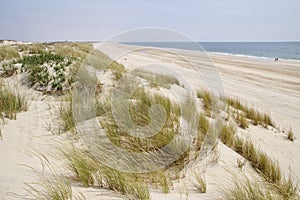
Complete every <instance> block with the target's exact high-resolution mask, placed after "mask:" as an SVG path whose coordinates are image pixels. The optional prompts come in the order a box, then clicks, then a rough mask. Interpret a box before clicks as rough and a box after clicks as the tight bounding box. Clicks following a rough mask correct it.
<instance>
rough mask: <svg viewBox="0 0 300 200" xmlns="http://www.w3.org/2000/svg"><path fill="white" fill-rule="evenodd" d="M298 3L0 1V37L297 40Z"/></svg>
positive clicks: (46, 39) (268, 0)
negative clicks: (164, 34) (156, 33)
mask: <svg viewBox="0 0 300 200" xmlns="http://www.w3.org/2000/svg"><path fill="white" fill-rule="evenodd" d="M299 8H300V2H299V1H297V0H287V1H280V0H276V1H271V0H263V1H259V0H251V1H250V0H246V1H238V0H228V1H221V0H217V1H208V0H202V1H196V0H187V1H185V2H181V1H179V0H173V1H171V0H166V1H161V2H159V3H156V2H155V1H146V0H139V1H134V0H131V1H120V0H114V1H96V0H86V1H83V0H72V1H71V0H63V1H58V0H53V1H49V2H44V1H38V0H27V1H22V0H11V1H0V16H1V17H0V26H1V33H0V39H10V40H18V41H39V42H53V41H103V40H106V39H107V38H110V37H111V36H113V35H116V34H118V33H120V32H123V31H127V30H132V29H136V28H140V27H158V28H166V29H171V30H175V31H179V32H180V33H182V34H185V35H187V36H189V37H191V38H193V39H194V40H195V41H199V42H286V41H300V26H299V21H298V19H300V12H298V10H299Z"/></svg>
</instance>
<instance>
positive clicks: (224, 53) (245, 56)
mask: <svg viewBox="0 0 300 200" xmlns="http://www.w3.org/2000/svg"><path fill="white" fill-rule="evenodd" d="M100 43H105V41H104V42H100ZM217 43H218V42H217ZM220 43H222V42H220ZM278 43H280V42H278ZM117 44H120V45H128V46H135V47H147V48H157V49H164V50H166V49H170V50H172V51H188V52H200V53H206V54H208V55H228V56H237V57H243V58H253V59H258V60H267V61H274V59H275V57H267V56H255V55H249V54H239V53H226V52H220V51H207V50H206V49H205V48H204V47H203V46H202V45H201V43H200V44H199V43H198V42H197V45H199V50H195V49H194V50H193V49H184V48H171V47H163V46H161V47H159V46H148V45H142V43H141V44H138V43H136V44H135V43H126V42H117ZM200 50H203V51H200ZM278 58H279V60H281V61H289V62H297V63H298V62H300V59H295V58H281V57H278Z"/></svg>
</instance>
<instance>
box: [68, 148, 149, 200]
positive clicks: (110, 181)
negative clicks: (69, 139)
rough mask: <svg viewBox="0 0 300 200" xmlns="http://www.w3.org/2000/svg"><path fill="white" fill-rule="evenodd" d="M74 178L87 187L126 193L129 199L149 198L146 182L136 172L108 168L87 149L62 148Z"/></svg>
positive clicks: (144, 199)
mask: <svg viewBox="0 0 300 200" xmlns="http://www.w3.org/2000/svg"><path fill="white" fill-rule="evenodd" d="M63 153H64V155H65V158H66V159H67V160H68V161H69V169H70V171H71V172H72V173H73V175H74V178H75V180H77V181H79V182H81V183H83V184H84V186H86V187H89V186H93V187H102V188H107V189H110V190H113V191H116V192H118V193H121V194H124V195H127V196H128V197H129V198H130V199H142V200H148V199H150V194H149V190H148V186H147V184H146V183H145V182H144V181H143V179H141V178H140V177H139V175H138V174H132V173H125V172H121V171H118V170H116V169H112V168H109V167H107V166H105V165H103V164H102V163H101V162H98V161H97V160H95V159H94V158H93V157H92V156H91V154H90V153H89V152H88V151H83V150H79V149H76V148H74V147H73V148H71V149H68V150H63Z"/></svg>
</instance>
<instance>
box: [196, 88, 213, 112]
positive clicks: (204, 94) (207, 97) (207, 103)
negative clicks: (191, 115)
mask: <svg viewBox="0 0 300 200" xmlns="http://www.w3.org/2000/svg"><path fill="white" fill-rule="evenodd" d="M197 97H198V98H200V99H202V102H203V109H204V111H205V114H206V115H207V116H209V117H210V116H211V113H212V109H213V103H214V102H213V101H214V97H213V96H212V94H211V93H210V92H209V91H207V90H202V91H198V92H197Z"/></svg>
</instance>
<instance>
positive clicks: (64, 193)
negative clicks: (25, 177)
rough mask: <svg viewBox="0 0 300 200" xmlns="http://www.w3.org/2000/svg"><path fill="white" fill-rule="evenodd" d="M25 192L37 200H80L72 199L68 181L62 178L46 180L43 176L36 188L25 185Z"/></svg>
mask: <svg viewBox="0 0 300 200" xmlns="http://www.w3.org/2000/svg"><path fill="white" fill-rule="evenodd" d="M27 187H28V188H27V191H28V192H29V193H30V194H31V195H32V196H33V197H34V199H38V200H48V199H52V200H70V199H81V198H76V197H74V195H73V193H72V187H71V184H70V183H69V181H67V180H65V179H64V178H63V177H52V178H47V177H45V176H43V177H42V178H41V180H40V182H39V183H38V184H37V186H36V187H35V186H33V184H31V185H30V184H27Z"/></svg>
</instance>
